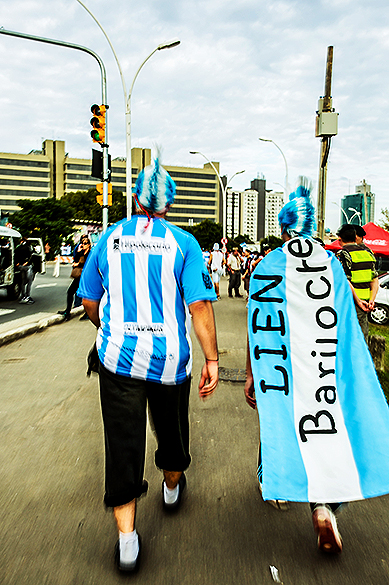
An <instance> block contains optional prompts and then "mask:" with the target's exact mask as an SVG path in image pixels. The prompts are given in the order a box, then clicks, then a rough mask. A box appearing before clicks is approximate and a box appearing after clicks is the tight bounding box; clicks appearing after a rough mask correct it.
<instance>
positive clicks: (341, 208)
mask: <svg viewBox="0 0 389 585" xmlns="http://www.w3.org/2000/svg"><path fill="white" fill-rule="evenodd" d="M332 203H333V205H336V206H337V207H339V209H340V211H341V212H342V213H343V215H344V217H345V218H346V223H350V221H349V219H348V217H347V213H346V212H345V210H344V209H343V207H341V206H340V205H339V203H336V201H332ZM349 209H350V208H349ZM353 217H354V216H353Z"/></svg>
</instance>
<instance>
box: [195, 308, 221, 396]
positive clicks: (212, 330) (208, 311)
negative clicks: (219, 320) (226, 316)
mask: <svg viewBox="0 0 389 585" xmlns="http://www.w3.org/2000/svg"><path fill="white" fill-rule="evenodd" d="M189 311H190V313H191V315H192V321H193V327H194V330H195V333H196V336H197V339H198V340H199V343H200V345H201V349H202V350H203V353H204V356H205V364H204V366H203V369H202V372H201V379H200V383H199V395H200V398H203V399H204V398H208V397H209V396H211V394H212V393H213V392H214V390H215V388H216V386H217V383H218V381H219V367H218V366H219V363H218V358H219V356H218V350H217V339H216V327H215V317H214V314H213V308H212V303H211V302H210V301H198V302H196V303H192V304H191V305H189Z"/></svg>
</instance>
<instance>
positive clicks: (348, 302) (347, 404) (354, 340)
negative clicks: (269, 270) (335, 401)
mask: <svg viewBox="0 0 389 585" xmlns="http://www.w3.org/2000/svg"><path fill="white" fill-rule="evenodd" d="M332 269H333V273H334V280H335V283H337V289H338V290H337V294H336V295H335V299H336V300H335V309H336V311H337V313H338V314H339V315H340V314H342V317H343V318H342V319H339V322H338V340H339V341H338V348H337V358H336V370H337V393H338V398H339V400H340V403H341V405H342V413H343V417H344V421H345V424H346V428H347V432H348V436H349V440H350V443H351V448H352V451H353V456H354V460H355V463H356V466H357V470H358V474H359V481H360V486H361V491H362V494H363V496H364V497H365V498H367V497H375V496H379V495H383V494H386V493H388V486H389V464H388V463H389V462H388V454H389V410H388V405H387V402H386V399H385V397H384V395H383V392H382V390H381V386H380V384H379V382H378V379H377V375H376V372H375V368H374V364H373V361H372V359H371V356H370V352H369V350H368V347H367V345H366V343H365V340H364V337H363V334H362V330H361V328H360V326H359V323H358V321H357V319H356V316H355V306H354V302H353V298H352V294H351V291H350V289H349V285H348V283H347V281H346V280H345V279H344V278H340V276H339V274H340V275H341V271H342V267H341V265H340V263H339V262H338V260H337V259H336V258H335V257H334V258H333V259H332ZM341 276H342V275H341Z"/></svg>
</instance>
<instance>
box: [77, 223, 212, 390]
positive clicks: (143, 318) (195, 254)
mask: <svg viewBox="0 0 389 585" xmlns="http://www.w3.org/2000/svg"><path fill="white" fill-rule="evenodd" d="M146 223H147V218H146V217H144V216H135V217H133V218H132V219H131V220H123V221H122V222H120V223H118V224H115V226H113V227H112V228H111V229H110V230H108V231H107V232H106V233H105V234H104V235H103V236H102V237H101V239H100V240H99V242H98V243H97V245H96V246H95V247H94V249H93V251H92V252H91V254H90V258H89V260H88V264H87V265H86V267H85V269H84V270H83V272H82V276H81V282H80V288H79V289H78V293H77V294H78V295H79V296H81V297H83V298H86V299H89V300H95V301H100V307H99V311H100V321H101V326H100V329H99V331H98V334H97V349H98V352H99V358H100V360H101V362H102V363H103V364H104V366H105V367H106V368H107V369H108V370H110V371H111V372H114V373H117V374H121V375H123V376H130V377H132V378H138V379H142V380H150V381H153V382H160V383H162V384H179V383H181V382H182V381H183V380H184V379H185V378H186V377H187V376H188V375H189V374H190V372H191V368H192V355H191V353H192V352H191V341H190V336H189V333H190V315H189V311H188V305H190V304H191V303H194V302H196V301H203V300H210V301H214V300H216V295H215V292H214V289H213V285H212V282H211V279H210V277H209V274H208V272H207V271H206V270H205V267H204V262H203V258H202V254H201V249H200V246H199V245H198V243H197V241H196V240H195V238H194V237H193V236H192V235H191V234H189V233H187V232H185V231H183V230H181V229H180V228H178V227H177V226H175V225H172V224H170V223H168V222H167V221H166V220H164V219H156V218H154V219H152V220H151V222H150V225H149V226H148V228H147V230H145V226H146Z"/></svg>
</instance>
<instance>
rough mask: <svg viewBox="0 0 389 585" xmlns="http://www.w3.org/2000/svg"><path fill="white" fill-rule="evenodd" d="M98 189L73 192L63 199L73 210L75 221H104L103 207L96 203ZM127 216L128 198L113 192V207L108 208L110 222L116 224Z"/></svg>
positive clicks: (118, 192)
mask: <svg viewBox="0 0 389 585" xmlns="http://www.w3.org/2000/svg"><path fill="white" fill-rule="evenodd" d="M97 195H98V192H97V191H96V189H89V190H88V191H72V192H70V193H67V194H66V195H64V196H63V197H62V198H61V202H63V203H67V204H68V205H69V207H70V208H71V209H72V213H73V215H72V217H73V219H83V220H86V221H100V222H101V221H102V207H101V205H99V204H98V203H97V201H96V196H97ZM125 216H126V198H125V197H124V195H123V193H122V192H121V191H115V190H114V191H112V205H110V206H109V208H108V221H109V222H110V223H116V222H117V221H120V220H121V219H123V218H124V217H125Z"/></svg>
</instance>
